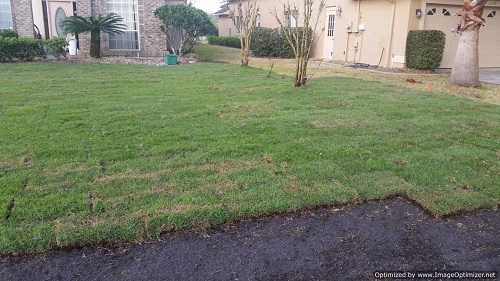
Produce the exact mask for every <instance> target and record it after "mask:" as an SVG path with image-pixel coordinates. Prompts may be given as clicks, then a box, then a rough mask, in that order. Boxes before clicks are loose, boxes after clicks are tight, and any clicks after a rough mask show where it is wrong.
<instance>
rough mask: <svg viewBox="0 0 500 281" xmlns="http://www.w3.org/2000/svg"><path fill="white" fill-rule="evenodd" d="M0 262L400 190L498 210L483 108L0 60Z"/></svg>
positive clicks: (239, 73) (334, 82)
mask: <svg viewBox="0 0 500 281" xmlns="http://www.w3.org/2000/svg"><path fill="white" fill-rule="evenodd" d="M0 71H1V73H2V75H1V81H0V144H1V145H0V254H1V255H11V254H22V253H35V252H41V251H45V250H48V249H54V248H61V247H72V246H77V245H88V244H99V243H110V242H126V241H142V240H145V239H151V238H155V237H158V236H159V235H160V234H161V233H163V232H168V231H173V230H179V229H193V228H204V227H208V226H211V225H215V224H220V223H224V222H228V221H231V220H235V219H242V218H248V217H255V216H261V215H265V214H269V213H273V212H280V211H293V210H297V209H300V208H309V207H314V206H319V205H327V204H341V203H355V202H361V201H364V200H370V199H376V198H384V197H387V196H391V195H393V194H402V195H405V196H407V197H408V198H410V199H412V200H414V201H415V202H417V203H419V204H420V205H422V206H423V207H424V208H426V209H427V210H428V211H429V212H431V213H433V214H434V215H436V216H445V215H449V214H454V213H457V212H462V211H471V210H475V209H478V208H493V207H496V206H497V205H498V203H499V199H500V188H499V186H498V183H499V182H500V163H499V158H500V150H499V145H498V144H499V140H500V114H499V113H500V110H499V107H498V106H497V105H492V104H487V103H480V102H475V101H470V100H467V99H464V98H459V97H453V96H449V95H446V94H441V93H436V92H432V91H416V90H410V89H406V88H400V87H395V86H390V85H387V84H383V83H378V82H367V81H362V80H357V79H353V78H317V79H314V80H311V81H310V82H309V84H308V87H306V88H301V89H295V88H293V85H292V81H291V79H290V78H289V77H282V76H271V77H267V71H266V70H262V69H254V68H244V67H240V66H238V65H230V64H215V63H214V64H210V63H196V64H191V65H178V66H173V67H167V66H163V67H159V66H144V65H113V64H65V63H27V64H2V65H0Z"/></svg>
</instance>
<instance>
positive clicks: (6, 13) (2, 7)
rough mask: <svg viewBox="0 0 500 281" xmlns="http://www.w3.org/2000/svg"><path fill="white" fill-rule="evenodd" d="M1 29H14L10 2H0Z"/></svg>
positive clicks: (1, 0) (0, 0) (4, 0)
mask: <svg viewBox="0 0 500 281" xmlns="http://www.w3.org/2000/svg"><path fill="white" fill-rule="evenodd" d="M0 29H14V24H13V22H12V12H11V10H10V0H0Z"/></svg>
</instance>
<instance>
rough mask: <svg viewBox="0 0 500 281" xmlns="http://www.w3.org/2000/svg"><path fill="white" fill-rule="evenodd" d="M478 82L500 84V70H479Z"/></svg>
mask: <svg viewBox="0 0 500 281" xmlns="http://www.w3.org/2000/svg"><path fill="white" fill-rule="evenodd" d="M479 80H481V81H483V82H488V83H493V84H500V68H481V69H479Z"/></svg>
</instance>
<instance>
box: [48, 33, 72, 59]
mask: <svg viewBox="0 0 500 281" xmlns="http://www.w3.org/2000/svg"><path fill="white" fill-rule="evenodd" d="M43 44H44V45H46V46H47V47H48V48H47V55H53V56H54V57H56V58H58V57H60V56H63V57H65V56H66V46H68V42H66V39H64V38H58V37H54V38H52V39H49V40H46V41H44V42H43Z"/></svg>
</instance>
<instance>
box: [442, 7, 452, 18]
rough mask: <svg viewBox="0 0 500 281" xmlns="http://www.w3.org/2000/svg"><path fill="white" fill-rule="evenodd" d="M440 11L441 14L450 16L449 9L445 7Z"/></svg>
mask: <svg viewBox="0 0 500 281" xmlns="http://www.w3.org/2000/svg"><path fill="white" fill-rule="evenodd" d="M442 13H443V16H446V17H449V16H451V14H450V11H448V10H447V9H443V12H442Z"/></svg>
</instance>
